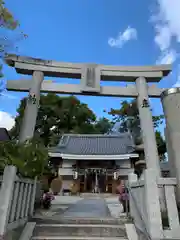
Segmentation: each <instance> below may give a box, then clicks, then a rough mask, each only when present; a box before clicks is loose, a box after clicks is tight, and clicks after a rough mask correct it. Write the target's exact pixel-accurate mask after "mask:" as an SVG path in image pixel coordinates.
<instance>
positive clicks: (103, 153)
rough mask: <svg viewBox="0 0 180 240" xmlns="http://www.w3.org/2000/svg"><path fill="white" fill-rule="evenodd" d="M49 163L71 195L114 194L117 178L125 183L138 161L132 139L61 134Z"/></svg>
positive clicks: (123, 135)
mask: <svg viewBox="0 0 180 240" xmlns="http://www.w3.org/2000/svg"><path fill="white" fill-rule="evenodd" d="M49 156H50V158H51V162H53V163H54V164H56V165H57V164H58V174H59V176H61V177H62V180H63V186H65V188H70V187H72V186H73V189H74V192H78V193H82V192H92V191H94V188H95V187H96V189H97V190H98V191H99V192H103V193H105V192H106V193H115V192H116V187H117V184H118V181H119V179H121V180H127V178H128V174H129V173H131V172H134V164H135V162H136V161H138V160H139V154H138V153H137V152H136V147H135V145H134V142H133V139H132V136H131V135H130V134H128V133H122V134H119V135H103V134H102V135H101V134H99V135H97V134H64V135H63V136H62V137H61V139H60V142H59V144H58V145H57V146H56V147H53V148H51V149H50V150H49Z"/></svg>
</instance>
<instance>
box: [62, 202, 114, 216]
mask: <svg viewBox="0 0 180 240" xmlns="http://www.w3.org/2000/svg"><path fill="white" fill-rule="evenodd" d="M63 216H64V217H77V218H78V217H79V218H80V217H83V218H86V217H92V218H99V217H101V218H104V217H109V216H110V212H109V209H108V206H107V204H106V201H105V200H104V199H82V200H80V201H78V202H77V203H75V204H73V205H71V206H70V207H69V208H68V209H67V210H65V212H64V214H63Z"/></svg>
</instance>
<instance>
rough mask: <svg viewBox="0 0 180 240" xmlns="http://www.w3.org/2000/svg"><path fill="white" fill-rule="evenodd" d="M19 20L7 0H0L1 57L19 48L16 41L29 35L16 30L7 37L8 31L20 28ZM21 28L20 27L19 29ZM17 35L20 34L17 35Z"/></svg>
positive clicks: (0, 69)
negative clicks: (6, 3)
mask: <svg viewBox="0 0 180 240" xmlns="http://www.w3.org/2000/svg"><path fill="white" fill-rule="evenodd" d="M18 27H19V22H18V21H17V20H16V19H15V18H14V16H13V14H12V13H11V12H10V11H9V10H8V9H7V8H6V6H5V2H4V1H3V0H0V59H1V60H2V59H3V57H4V56H5V55H6V54H7V52H8V51H9V50H12V49H13V50H14V48H15V49H17V46H15V43H16V42H17V41H19V40H22V39H25V38H26V37H27V35H26V34H24V33H23V32H19V33H17V32H14V34H13V36H12V38H9V37H7V36H8V35H9V34H7V31H14V30H17V29H19V28H18ZM19 30H20V29H19ZM16 35H18V36H17V37H16ZM2 76H3V74H2V62H1V65H0V77H2Z"/></svg>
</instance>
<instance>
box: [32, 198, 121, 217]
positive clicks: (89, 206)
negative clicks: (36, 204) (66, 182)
mask: <svg viewBox="0 0 180 240" xmlns="http://www.w3.org/2000/svg"><path fill="white" fill-rule="evenodd" d="M123 215H124V214H123V213H122V205H120V203H119V200H118V197H117V196H112V197H108V198H102V197H97V196H96V197H91V198H87V197H86V198H83V197H80V196H56V198H55V200H53V201H52V207H51V209H50V210H46V211H45V210H41V211H40V212H37V213H36V217H37V218H41V217H43V216H44V217H49V218H51V217H53V216H54V217H56V218H59V217H63V216H64V217H71V216H72V217H73V218H76V217H77V218H81V217H84V218H85V217H87V218H88V217H91V218H93V217H94V218H98V217H101V218H107V217H113V218H116V219H117V218H119V217H121V216H123Z"/></svg>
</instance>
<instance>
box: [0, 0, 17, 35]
mask: <svg viewBox="0 0 180 240" xmlns="http://www.w3.org/2000/svg"><path fill="white" fill-rule="evenodd" d="M0 24H1V27H3V28H7V29H10V30H14V29H16V27H17V26H18V25H19V23H18V21H17V20H15V19H14V17H13V14H12V13H11V12H10V11H9V10H8V9H7V8H6V7H5V2H4V1H3V0H0Z"/></svg>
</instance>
